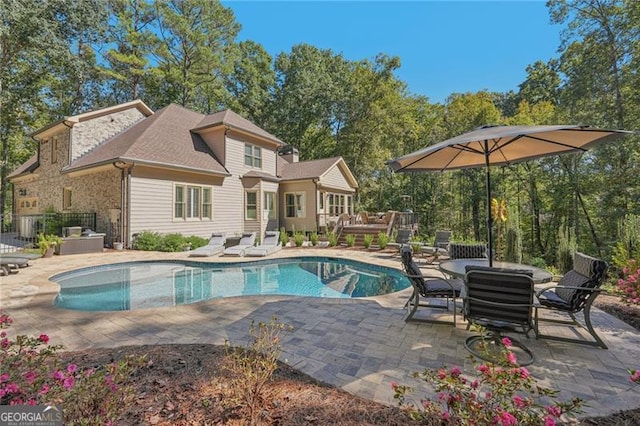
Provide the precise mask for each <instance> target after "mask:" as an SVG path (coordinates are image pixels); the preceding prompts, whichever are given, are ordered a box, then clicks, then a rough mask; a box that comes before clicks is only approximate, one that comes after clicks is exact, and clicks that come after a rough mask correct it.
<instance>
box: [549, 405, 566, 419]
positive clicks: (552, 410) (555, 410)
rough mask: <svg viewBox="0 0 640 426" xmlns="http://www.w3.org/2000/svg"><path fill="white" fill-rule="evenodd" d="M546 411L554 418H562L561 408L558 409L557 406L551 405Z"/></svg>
mask: <svg viewBox="0 0 640 426" xmlns="http://www.w3.org/2000/svg"><path fill="white" fill-rule="evenodd" d="M546 409H547V413H549V414H551V415H552V416H553V417H560V416H561V415H562V410H561V409H560V407H556V406H555V405H549V406H548V407H546Z"/></svg>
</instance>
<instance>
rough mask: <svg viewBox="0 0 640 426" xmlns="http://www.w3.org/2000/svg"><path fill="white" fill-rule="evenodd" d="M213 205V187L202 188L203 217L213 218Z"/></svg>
mask: <svg viewBox="0 0 640 426" xmlns="http://www.w3.org/2000/svg"><path fill="white" fill-rule="evenodd" d="M212 205H213V200H212V198H211V188H202V218H203V219H212V218H213V214H212V210H213V209H212Z"/></svg>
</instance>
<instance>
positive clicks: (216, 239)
mask: <svg viewBox="0 0 640 426" xmlns="http://www.w3.org/2000/svg"><path fill="white" fill-rule="evenodd" d="M226 241H227V237H225V235H224V234H220V233H213V234H211V239H209V242H208V243H207V245H206V246H202V247H198V248H197V249H195V250H193V251H191V253H189V257H208V256H215V255H216V254H220V253H222V252H223V251H224V243H225V242H226Z"/></svg>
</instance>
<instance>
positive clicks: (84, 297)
mask: <svg viewBox="0 0 640 426" xmlns="http://www.w3.org/2000/svg"><path fill="white" fill-rule="evenodd" d="M51 281H54V282H57V283H58V284H59V285H60V292H59V293H58V295H57V296H56V298H55V300H54V305H55V306H57V307H59V308H63V309H75V310H81V311H129V310H138V309H146V308H157V307H166V306H176V305H183V304H189V303H196V302H200V301H204V300H210V299H216V298H223V297H233V296H247V295H293V296H307V297H329V298H349V297H370V296H379V295H382V294H387V293H393V292H396V291H400V290H403V289H405V288H407V287H409V286H410V285H411V284H410V283H409V281H408V280H407V278H406V277H404V275H402V273H401V272H400V271H398V270H395V269H392V268H386V267H382V266H378V265H370V264H367V263H362V262H357V261H353V260H347V259H335V258H329V257H296V258H286V259H269V260H260V261H253V262H240V263H209V262H191V261H182V260H180V261H171V260H163V261H140V262H126V263H117V264H112V265H104V266H92V267H88V268H82V269H77V270H74V271H70V272H64V273H62V274H58V275H55V276H53V277H51Z"/></svg>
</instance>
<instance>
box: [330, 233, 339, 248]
mask: <svg viewBox="0 0 640 426" xmlns="http://www.w3.org/2000/svg"><path fill="white" fill-rule="evenodd" d="M327 240H328V241H329V247H335V246H337V245H338V234H336V233H335V232H333V231H331V232H329V234H328V235H327Z"/></svg>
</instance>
